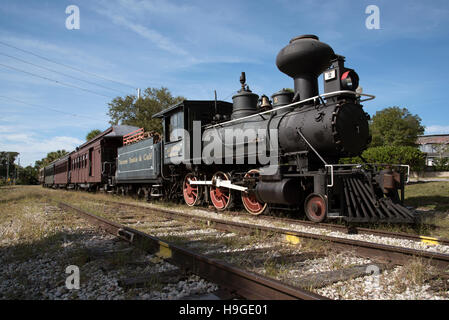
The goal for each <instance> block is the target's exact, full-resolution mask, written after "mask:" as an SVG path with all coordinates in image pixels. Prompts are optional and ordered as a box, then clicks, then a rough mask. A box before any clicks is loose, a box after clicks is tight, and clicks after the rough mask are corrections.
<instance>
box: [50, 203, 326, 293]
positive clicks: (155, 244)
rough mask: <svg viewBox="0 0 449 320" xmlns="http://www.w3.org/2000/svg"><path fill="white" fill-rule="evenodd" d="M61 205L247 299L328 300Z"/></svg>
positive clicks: (67, 205) (61, 205) (70, 206)
mask: <svg viewBox="0 0 449 320" xmlns="http://www.w3.org/2000/svg"><path fill="white" fill-rule="evenodd" d="M58 205H59V206H60V207H61V208H62V209H64V210H68V211H74V212H76V213H77V214H80V215H82V216H83V217H84V218H86V219H87V220H88V221H89V222H90V223H92V224H94V225H96V226H99V227H101V228H102V229H104V230H105V231H107V232H108V233H111V234H113V235H115V236H117V237H120V238H122V239H123V240H125V241H128V242H130V243H132V244H133V245H136V246H138V247H140V248H143V249H145V250H146V251H148V252H151V253H155V254H157V255H158V256H160V257H161V258H163V259H165V260H167V261H168V262H170V263H172V264H174V265H176V266H178V267H180V268H182V269H184V270H188V271H189V272H191V273H194V274H197V275H199V276H200V277H203V278H205V279H207V280H209V281H211V282H214V283H216V284H218V285H219V286H221V287H223V288H226V289H227V290H229V291H230V292H232V293H233V294H235V295H237V296H240V297H243V298H246V299H258V300H259V299H263V300H274V299H281V300H292V299H301V300H320V299H327V298H326V297H323V296H320V295H318V294H315V293H313V292H310V291H308V290H304V289H301V288H298V287H294V286H291V285H288V284H285V283H282V282H280V281H277V280H275V279H271V278H268V277H265V276H262V275H260V274H254V273H251V272H248V271H246V270H243V269H240V268H237V267H235V266H233V265H231V264H228V263H225V262H222V261H218V260H215V259H211V258H209V257H207V256H205V255H202V254H198V253H195V252H193V251H192V250H188V249H185V248H182V247H180V246H178V245H175V244H173V243H169V242H167V241H163V240H161V239H159V238H157V237H154V236H151V235H149V234H146V233H144V232H142V231H139V230H136V229H134V228H130V227H128V226H125V225H122V224H119V223H117V222H113V221H110V220H108V219H105V218H102V217H100V216H98V215H94V214H92V213H89V212H86V211H84V210H81V209H79V208H76V207H73V206H72V205H70V204H67V203H63V202H60V203H58Z"/></svg>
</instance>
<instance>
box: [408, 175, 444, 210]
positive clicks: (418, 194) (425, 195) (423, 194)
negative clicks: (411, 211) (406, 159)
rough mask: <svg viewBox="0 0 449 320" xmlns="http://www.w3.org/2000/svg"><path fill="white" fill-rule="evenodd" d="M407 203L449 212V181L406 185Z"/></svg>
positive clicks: (417, 206) (422, 208)
mask: <svg viewBox="0 0 449 320" xmlns="http://www.w3.org/2000/svg"><path fill="white" fill-rule="evenodd" d="M405 205H408V206H412V207H415V208H418V209H421V210H435V211H441V212H445V213H449V182H420V183H414V184H410V185H408V186H406V188H405Z"/></svg>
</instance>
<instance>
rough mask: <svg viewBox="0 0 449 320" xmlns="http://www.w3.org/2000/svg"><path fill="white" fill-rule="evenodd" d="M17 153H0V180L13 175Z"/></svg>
mask: <svg viewBox="0 0 449 320" xmlns="http://www.w3.org/2000/svg"><path fill="white" fill-rule="evenodd" d="M18 155H19V153H18V152H7V151H0V179H4V180H6V179H7V176H9V178H12V177H13V176H14V174H15V168H16V167H15V164H14V162H15V161H16V158H17V156H18Z"/></svg>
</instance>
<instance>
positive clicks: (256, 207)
mask: <svg viewBox="0 0 449 320" xmlns="http://www.w3.org/2000/svg"><path fill="white" fill-rule="evenodd" d="M259 173H260V171H259V170H257V169H251V170H249V171H248V172H247V173H246V174H245V176H244V177H243V179H245V178H258V177H259ZM242 203H243V206H244V207H245V209H246V211H248V212H249V213H250V214H252V215H255V216H257V215H259V214H262V213H263V212H265V210H266V209H267V206H268V204H267V203H263V202H260V201H259V200H257V198H256V195H255V194H254V192H251V191H250V192H247V191H242Z"/></svg>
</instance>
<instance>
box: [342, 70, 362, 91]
mask: <svg viewBox="0 0 449 320" xmlns="http://www.w3.org/2000/svg"><path fill="white" fill-rule="evenodd" d="M340 80H341V87H342V89H343V90H352V91H354V90H355V89H357V87H358V86H359V76H358V75H357V73H356V72H355V71H354V70H348V71H345V72H344V73H343V74H342V75H341V78H340Z"/></svg>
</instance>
